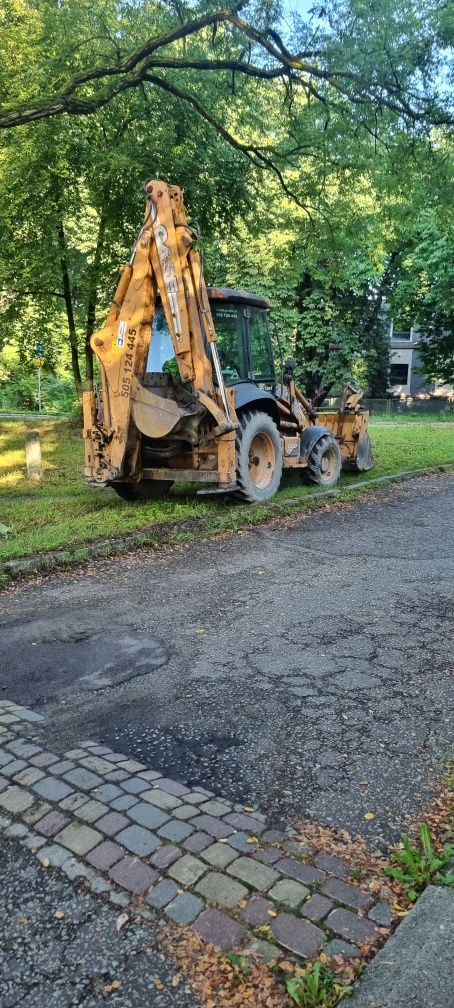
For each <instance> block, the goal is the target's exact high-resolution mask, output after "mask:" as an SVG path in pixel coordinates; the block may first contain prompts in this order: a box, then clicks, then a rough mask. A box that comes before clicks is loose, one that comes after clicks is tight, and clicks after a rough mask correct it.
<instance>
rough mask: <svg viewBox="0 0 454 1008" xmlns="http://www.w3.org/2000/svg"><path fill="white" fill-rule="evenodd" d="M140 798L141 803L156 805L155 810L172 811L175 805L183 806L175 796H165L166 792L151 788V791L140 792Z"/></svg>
mask: <svg viewBox="0 0 454 1008" xmlns="http://www.w3.org/2000/svg"><path fill="white" fill-rule="evenodd" d="M140 797H141V799H142V800H143V801H148V802H151V804H152V805H156V807H157V808H161V809H164V810H167V809H173V808H176V807H177V805H182V804H183V803H182V802H181V801H180V799H179V798H176V797H175V795H171V794H167V791H161V790H160V788H152V790H151V791H142V794H141V796H140Z"/></svg>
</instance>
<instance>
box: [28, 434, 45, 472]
mask: <svg viewBox="0 0 454 1008" xmlns="http://www.w3.org/2000/svg"><path fill="white" fill-rule="evenodd" d="M25 461H26V463H27V478H28V479H35V480H39V479H41V477H42V475H43V467H42V463H41V442H40V439H39V433H38V431H27V433H26V435H25Z"/></svg>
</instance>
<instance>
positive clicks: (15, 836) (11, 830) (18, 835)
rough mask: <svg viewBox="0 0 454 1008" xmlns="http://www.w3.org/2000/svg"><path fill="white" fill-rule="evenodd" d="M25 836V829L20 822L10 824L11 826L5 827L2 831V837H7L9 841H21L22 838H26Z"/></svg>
mask: <svg viewBox="0 0 454 1008" xmlns="http://www.w3.org/2000/svg"><path fill="white" fill-rule="evenodd" d="M27 834H28V829H27V827H26V826H24V824H23V823H20V822H14V823H11V826H7V828H6V829H5V830H4V836H6V837H9V839H10V840H21V839H22V838H23V837H25V836H27Z"/></svg>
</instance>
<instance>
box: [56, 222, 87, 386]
mask: <svg viewBox="0 0 454 1008" xmlns="http://www.w3.org/2000/svg"><path fill="white" fill-rule="evenodd" d="M57 236H58V248H59V251H60V270H61V278H62V284H63V298H64V302H65V308H66V318H67V320H68V334H69V345H70V349H71V367H72V372H73V376H74V384H75V386H76V392H77V395H78V396H79V399H81V398H82V392H83V381H82V375H81V373H80V363H79V350H78V346H77V332H76V324H75V321H74V309H73V302H72V297H71V281H70V278H69V267H68V250H67V246H66V237H65V229H64V227H63V221H62V220H59V222H58V224H57Z"/></svg>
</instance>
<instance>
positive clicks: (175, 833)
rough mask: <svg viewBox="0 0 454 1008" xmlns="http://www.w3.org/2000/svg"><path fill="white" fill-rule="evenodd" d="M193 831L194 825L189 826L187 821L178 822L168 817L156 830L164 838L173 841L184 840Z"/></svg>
mask: <svg viewBox="0 0 454 1008" xmlns="http://www.w3.org/2000/svg"><path fill="white" fill-rule="evenodd" d="M193 832H194V827H193V826H189V825H188V823H185V822H179V821H178V820H177V819H170V820H169V822H166V823H165V825H164V826H161V828H160V829H159V830H158V834H159V836H160V837H163V838H164V840H173V841H174V843H180V842H181V840H186V837H188V836H190V835H191V833H193Z"/></svg>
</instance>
